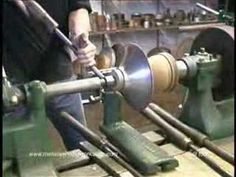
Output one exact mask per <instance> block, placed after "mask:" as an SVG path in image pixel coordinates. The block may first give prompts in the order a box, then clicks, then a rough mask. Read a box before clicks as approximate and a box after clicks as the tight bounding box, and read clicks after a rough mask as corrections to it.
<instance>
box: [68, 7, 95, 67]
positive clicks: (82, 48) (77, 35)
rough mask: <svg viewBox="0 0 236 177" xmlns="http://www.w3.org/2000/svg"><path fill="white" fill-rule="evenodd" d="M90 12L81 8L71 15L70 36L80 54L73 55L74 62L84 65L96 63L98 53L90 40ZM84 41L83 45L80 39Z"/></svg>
mask: <svg viewBox="0 0 236 177" xmlns="http://www.w3.org/2000/svg"><path fill="white" fill-rule="evenodd" d="M90 29H91V28H90V21H89V14H88V11H87V10H86V9H79V10H76V11H73V12H71V13H70V15H69V31H70V34H69V37H70V39H71V41H72V42H73V44H74V45H75V46H76V47H77V48H78V55H77V56H75V55H72V62H73V63H74V65H77V64H78V63H79V64H83V65H84V66H92V65H95V64H96V62H95V60H94V57H95V54H96V47H95V45H93V44H92V42H91V41H90V40H89V31H90ZM81 38H82V40H83V41H84V44H83V45H81V44H80V43H81V42H80V41H81Z"/></svg>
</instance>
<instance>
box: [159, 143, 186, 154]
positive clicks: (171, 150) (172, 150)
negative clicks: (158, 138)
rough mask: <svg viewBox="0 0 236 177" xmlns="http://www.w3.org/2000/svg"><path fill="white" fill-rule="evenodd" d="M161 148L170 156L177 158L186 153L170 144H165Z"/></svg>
mask: <svg viewBox="0 0 236 177" xmlns="http://www.w3.org/2000/svg"><path fill="white" fill-rule="evenodd" d="M160 148H161V149H163V150H165V151H166V152H167V153H168V154H169V155H170V156H177V155H180V154H183V153H184V152H185V151H183V150H181V149H180V148H178V147H177V146H175V145H174V144H170V143H168V144H164V145H162V146H160Z"/></svg>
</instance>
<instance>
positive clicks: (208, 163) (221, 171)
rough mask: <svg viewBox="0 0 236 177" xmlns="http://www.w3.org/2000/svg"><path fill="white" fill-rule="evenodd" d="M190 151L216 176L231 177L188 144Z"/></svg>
mask: <svg viewBox="0 0 236 177" xmlns="http://www.w3.org/2000/svg"><path fill="white" fill-rule="evenodd" d="M190 150H191V152H193V153H194V154H195V155H196V156H197V157H198V158H199V159H200V160H202V161H203V162H205V163H206V164H207V165H208V166H209V167H211V168H212V169H214V170H215V171H216V172H217V173H218V174H220V175H221V176H223V177H232V175H230V174H228V173H227V172H225V171H224V170H223V169H222V168H221V167H220V166H219V165H218V164H216V163H215V162H214V161H213V160H212V159H210V158H207V157H206V156H205V155H204V154H203V153H201V152H200V151H199V150H198V148H197V147H196V146H194V145H193V144H190Z"/></svg>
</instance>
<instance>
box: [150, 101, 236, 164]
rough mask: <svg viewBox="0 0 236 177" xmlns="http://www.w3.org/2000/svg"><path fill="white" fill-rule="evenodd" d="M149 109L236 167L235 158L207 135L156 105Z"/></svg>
mask: <svg viewBox="0 0 236 177" xmlns="http://www.w3.org/2000/svg"><path fill="white" fill-rule="evenodd" d="M149 108H151V109H152V110H153V111H154V112H156V113H157V114H159V115H160V116H161V117H162V118H163V119H164V120H165V121H166V122H168V123H169V124H171V125H172V126H174V127H175V128H177V129H179V130H180V131H182V132H183V133H185V134H186V135H188V136H189V137H191V139H192V140H193V141H195V142H196V143H197V144H198V145H199V146H204V147H206V148H207V149H208V150H210V151H212V152H214V153H215V154H216V155H218V156H219V157H221V158H222V159H224V160H225V161H227V162H229V163H230V164H232V165H234V156H233V155H231V154H229V153H227V152H226V151H224V150H223V149H221V148H219V147H218V146H216V145H215V144H214V143H213V142H212V141H210V140H209V138H208V137H207V136H206V135H204V134H203V133H201V132H200V131H198V130H196V129H194V128H192V127H189V126H188V125H186V124H184V123H183V122H181V121H180V120H178V119H177V118H175V117H174V116H173V115H171V114H170V113H168V112H167V111H166V110H164V109H163V108H161V107H160V106H158V105H156V104H154V103H150V104H149Z"/></svg>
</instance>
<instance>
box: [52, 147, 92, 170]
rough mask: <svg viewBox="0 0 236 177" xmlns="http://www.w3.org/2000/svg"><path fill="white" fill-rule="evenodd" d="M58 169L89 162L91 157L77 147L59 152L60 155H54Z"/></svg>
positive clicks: (70, 167)
mask: <svg viewBox="0 0 236 177" xmlns="http://www.w3.org/2000/svg"><path fill="white" fill-rule="evenodd" d="M52 160H53V163H54V165H55V167H56V169H57V171H63V170H66V169H72V168H75V167H79V166H82V165H85V164H88V163H89V161H90V159H89V157H88V156H87V155H86V154H85V153H83V152H82V151H81V150H79V149H76V150H73V151H68V152H58V156H56V157H52Z"/></svg>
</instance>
